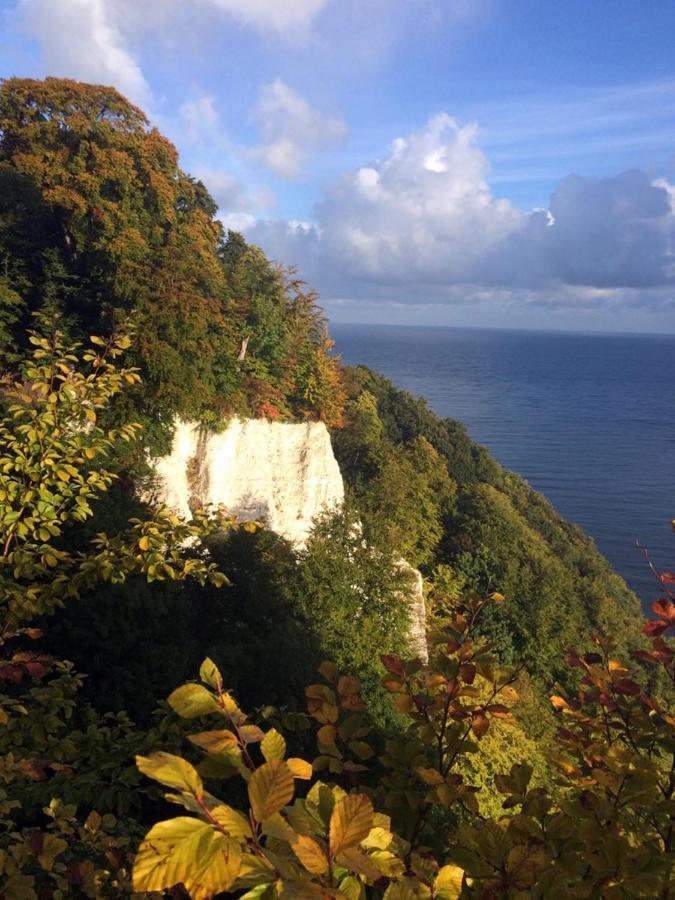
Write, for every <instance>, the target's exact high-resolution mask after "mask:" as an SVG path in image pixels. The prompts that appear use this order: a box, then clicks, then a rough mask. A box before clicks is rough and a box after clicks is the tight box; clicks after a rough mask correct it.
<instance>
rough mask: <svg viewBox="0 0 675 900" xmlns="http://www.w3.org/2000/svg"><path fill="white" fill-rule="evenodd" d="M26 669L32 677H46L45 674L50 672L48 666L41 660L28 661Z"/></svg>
mask: <svg viewBox="0 0 675 900" xmlns="http://www.w3.org/2000/svg"><path fill="white" fill-rule="evenodd" d="M26 671H27V672H28V674H29V675H30V676H31V678H37V679H40V678H44V677H45V675H46V674H47V673H48V672H49V669H48V668H47V666H43V665H42V663H40V662H28V663H26Z"/></svg>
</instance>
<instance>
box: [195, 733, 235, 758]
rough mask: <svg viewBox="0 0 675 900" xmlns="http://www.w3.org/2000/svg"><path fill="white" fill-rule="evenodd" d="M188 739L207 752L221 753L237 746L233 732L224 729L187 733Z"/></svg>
mask: <svg viewBox="0 0 675 900" xmlns="http://www.w3.org/2000/svg"><path fill="white" fill-rule="evenodd" d="M188 740H190V741H191V742H192V743H193V744H195V745H196V746H197V747H201V748H202V750H206V752H207V753H223V752H224V751H226V750H234V749H235V748H236V747H238V746H239V745H238V744H237V736H236V735H235V734H234V732H232V731H226V730H222V731H200V733H199V734H189V735H188Z"/></svg>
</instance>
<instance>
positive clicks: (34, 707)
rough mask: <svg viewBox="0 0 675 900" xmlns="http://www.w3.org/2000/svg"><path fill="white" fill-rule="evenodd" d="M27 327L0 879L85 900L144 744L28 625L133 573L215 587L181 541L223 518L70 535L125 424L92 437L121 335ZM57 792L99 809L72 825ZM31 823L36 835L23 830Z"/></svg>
mask: <svg viewBox="0 0 675 900" xmlns="http://www.w3.org/2000/svg"><path fill="white" fill-rule="evenodd" d="M39 324H40V330H38V331H35V332H33V333H32V334H31V336H30V342H31V345H32V348H33V349H32V353H31V355H30V356H29V358H28V359H27V360H26V361H25V363H24V364H23V365H21V366H20V367H18V368H17V369H16V370H15V371H14V372H13V373H12V374H8V375H6V376H4V377H3V380H2V384H1V389H2V393H1V395H0V409H1V410H2V418H1V419H0V538H1V544H0V604H1V607H0V608H1V614H0V683H1V684H2V689H1V692H0V727H1V730H0V781H1V782H2V788H0V825H1V826H2V828H1V830H0V876H1V877H2V883H3V886H4V894H3V896H5V897H7V898H22V900H31V898H34V897H37V896H38V895H39V896H41V897H42V896H50V897H51V896H53V897H60V896H66V895H67V893H68V891H70V890H79V891H80V892H83V893H84V894H85V895H86V896H91V897H97V896H103V893H102V892H103V891H105V890H106V886H107V887H108V888H110V890H112V891H113V895H115V893H116V894H117V895H119V892H120V891H122V890H123V888H124V885H125V884H126V883H127V880H128V879H127V874H128V863H127V859H126V850H125V848H128V846H129V845H130V837H131V835H130V833H129V832H130V831H133V828H134V823H133V819H132V818H131V817H129V813H130V811H131V810H137V808H138V807H139V805H140V800H141V798H142V797H143V795H144V793H145V792H143V791H142V790H138V789H136V787H135V786H136V783H137V781H138V778H137V777H136V776H135V773H134V772H133V769H132V768H131V767H130V765H129V763H130V760H129V757H130V755H131V754H132V753H133V752H134V751H136V752H138V750H139V749H141V748H143V747H147V746H148V742H147V739H146V737H147V736H143V735H142V734H138V733H137V732H135V731H134V729H133V727H132V724H131V722H129V720H128V719H127V718H126V717H125V716H123V715H121V716H117V717H105V716H104V717H101V716H98V715H97V713H96V711H95V710H94V709H93V708H92V707H91V706H89V705H88V704H86V703H83V702H82V700H81V699H80V698H79V697H78V692H79V688H80V686H81V684H82V676H81V675H79V674H77V673H76V672H75V671H74V669H73V666H72V665H71V664H70V663H68V662H65V661H62V660H59V659H56V658H54V657H53V656H51V655H49V654H47V653H45V652H43V651H41V650H39V649H35V648H36V647H39V642H40V639H41V638H42V636H43V632H42V629H41V628H38V627H36V621H35V620H36V618H37V617H40V619H45V620H46V621H48V619H46V617H48V616H50V615H52V614H53V613H54V612H55V611H56V610H57V609H58V608H60V607H62V606H63V605H64V604H66V603H67V602H69V601H72V600H75V599H77V598H78V597H80V596H81V595H85V594H86V593H88V592H90V591H91V590H92V589H93V588H94V587H95V586H96V585H97V584H99V583H123V582H124V581H125V580H126V579H127V578H129V577H131V576H133V575H136V576H142V577H143V578H145V579H146V580H148V581H152V580H165V579H171V580H174V579H177V580H182V579H185V578H192V579H195V580H197V581H198V582H201V583H206V582H207V581H208V582H210V583H212V584H223V582H224V581H225V578H224V576H223V575H222V574H221V573H220V572H219V571H218V569H217V567H216V566H215V564H214V563H213V562H210V561H208V560H207V559H206V558H205V557H204V555H203V553H202V552H201V551H200V545H199V544H198V543H197V542H198V541H199V540H200V539H204V538H206V537H208V536H209V535H210V534H213V533H214V531H215V530H220V529H222V528H223V527H227V522H225V521H224V520H222V518H221V519H220V520H218V519H217V518H214V519H213V520H212V521H207V520H206V519H205V518H202V519H201V520H196V521H195V522H193V523H191V524H189V525H186V524H184V523H182V522H180V521H179V520H178V519H177V518H176V517H175V516H172V515H171V514H170V513H168V512H167V511H161V510H160V511H158V512H156V513H155V514H154V515H151V516H148V517H146V518H138V519H135V520H133V521H131V522H130V523H129V524H128V527H127V528H126V529H124V530H122V531H119V532H117V533H115V534H111V535H109V534H106V533H104V532H98V533H97V534H96V535H95V536H94V537H93V539H92V540H90V541H87V540H86V539H84V537H83V534H82V531H81V526H82V524H83V523H84V522H86V521H87V520H88V519H90V518H91V517H92V515H93V511H94V505H95V502H96V501H97V499H98V498H100V497H101V496H102V495H103V494H105V492H106V491H107V490H108V488H109V487H110V485H111V484H112V483H113V482H114V480H115V478H116V475H115V472H114V471H113V461H114V458H115V454H116V450H117V448H118V447H119V445H120V441H122V442H126V441H129V440H132V439H133V438H134V437H135V436H136V434H137V431H138V428H137V426H135V425H132V424H128V425H124V426H122V427H121V428H120V429H109V428H103V427H101V424H100V416H101V413H102V412H104V411H105V410H106V409H107V408H108V406H109V404H110V402H111V400H112V398H114V397H115V396H116V395H117V394H118V393H119V392H120V391H121V390H122V388H124V387H125V386H133V385H135V384H136V383H137V381H138V374H137V372H136V371H135V370H134V369H128V368H120V367H119V365H118V361H119V358H120V357H121V356H122V355H123V354H124V352H125V351H126V349H127V348H128V346H129V343H130V336H129V334H128V333H126V332H125V331H124V330H122V331H120V332H118V333H116V334H114V335H113V336H112V337H111V338H110V339H109V340H108V341H104V340H103V339H101V338H97V337H94V338H92V339H91V346H90V347H88V348H86V349H84V350H82V349H81V348H80V347H79V346H77V345H73V346H70V345H68V344H66V343H65V342H64V338H63V335H62V334H61V333H60V331H59V330H58V328H56V327H54V326H51V327H48V325H47V323H46V322H44V321H43V322H41V323H39ZM188 542H189V552H188V546H187V543H188ZM132 788H133V789H132ZM73 795H74V796H76V797H77V799H78V802H81V801H83V800H87V801H88V802H90V803H91V805H92V806H93V805H96V806H97V807H98V809H99V810H102V812H103V814H102V815H101V814H99V813H98V812H94V811H92V812H88V811H87V810H85V811H84V818H80V819H78V818H77V816H76V806H75V804H73V803H70V802H69V796H73ZM55 797H58V798H59V799H53V798H55ZM40 808H42V813H43V815H42V816H40V812H39V810H40ZM112 810H114V811H115V813H117V814H118V815H120V814H121V815H125V816H127V820H126V822H124V823H120V822H118V819H117V816H116V815H115V814H113V812H112ZM44 816H46V817H47V821H48V823H49V824H48V825H47V827H46V828H43V827H36V822H37V821H40V819H41V818H42V819H43V820H44ZM125 832H126V833H125ZM38 892H39V893H38Z"/></svg>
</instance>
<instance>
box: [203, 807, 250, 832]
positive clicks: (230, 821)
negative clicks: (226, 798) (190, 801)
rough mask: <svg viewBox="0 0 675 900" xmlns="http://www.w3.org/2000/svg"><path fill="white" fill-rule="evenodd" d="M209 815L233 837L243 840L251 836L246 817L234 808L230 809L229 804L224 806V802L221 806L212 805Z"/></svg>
mask: <svg viewBox="0 0 675 900" xmlns="http://www.w3.org/2000/svg"><path fill="white" fill-rule="evenodd" d="M211 816H212V817H213V818H214V819H215V820H216V822H218V824H219V825H221V826H222V827H223V828H224V829H225V831H227V833H228V834H229V835H231V836H232V837H233V838H237V839H238V840H245V839H246V838H250V837H253V833H252V832H251V826H250V824H249V822H248V819H247V818H246V817H245V816H243V815H242V814H241V813H240V812H238V811H237V810H236V809H232V807H231V806H226V805H225V804H224V803H223V804H222V805H221V806H214V808H213V809H212V810H211Z"/></svg>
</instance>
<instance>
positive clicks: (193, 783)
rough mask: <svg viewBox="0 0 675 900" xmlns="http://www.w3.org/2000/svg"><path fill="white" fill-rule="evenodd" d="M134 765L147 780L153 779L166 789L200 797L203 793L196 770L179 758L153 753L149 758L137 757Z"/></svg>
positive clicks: (170, 754) (167, 754)
mask: <svg viewBox="0 0 675 900" xmlns="http://www.w3.org/2000/svg"><path fill="white" fill-rule="evenodd" d="M136 765H137V766H138V768H139V769H140V771H141V772H142V773H143V774H144V775H147V776H148V778H153V779H154V780H155V781H159V783H160V784H164V785H166V786H167V787H170V788H175V789H177V790H179V791H187V792H188V793H190V794H195V795H196V796H201V795H202V793H203V791H204V789H203V786H202V780H201V778H200V777H199V773H198V772H197V770H196V769H195V768H194V766H191V765H190V763H189V762H187V761H186V760H184V759H181V757H180V756H174V755H173V754H172V753H163V752H159V753H153V754H152V755H151V756H137V757H136Z"/></svg>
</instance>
